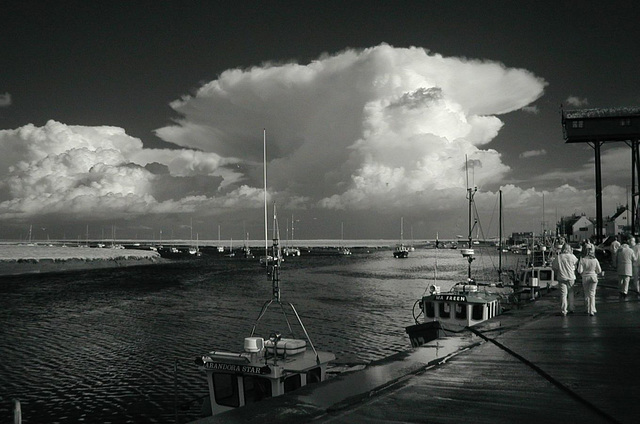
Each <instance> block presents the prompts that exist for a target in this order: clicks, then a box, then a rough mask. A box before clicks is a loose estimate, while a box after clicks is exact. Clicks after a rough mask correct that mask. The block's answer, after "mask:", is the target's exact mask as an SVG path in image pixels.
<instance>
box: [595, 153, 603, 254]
mask: <svg viewBox="0 0 640 424" xmlns="http://www.w3.org/2000/svg"><path fill="white" fill-rule="evenodd" d="M602 144H604V143H603V142H601V141H595V142H594V143H593V149H594V151H595V163H596V243H598V244H600V243H602V240H603V237H602V227H603V223H602V165H601V163H600V146H601V145H602Z"/></svg>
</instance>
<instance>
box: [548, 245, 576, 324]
mask: <svg viewBox="0 0 640 424" xmlns="http://www.w3.org/2000/svg"><path fill="white" fill-rule="evenodd" d="M577 264H578V258H576V256H575V255H574V254H573V248H572V247H571V245H570V244H569V243H565V244H564V245H563V246H562V250H561V251H560V254H559V255H556V257H555V258H554V259H553V263H552V264H551V267H552V268H553V270H554V271H555V272H556V275H557V276H558V286H560V312H561V313H562V316H566V315H567V313H570V314H572V313H573V304H574V293H573V285H574V283H575V282H576V265H577Z"/></svg>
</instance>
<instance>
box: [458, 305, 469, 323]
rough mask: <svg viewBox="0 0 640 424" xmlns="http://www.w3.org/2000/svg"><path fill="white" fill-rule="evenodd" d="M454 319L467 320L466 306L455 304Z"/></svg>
mask: <svg viewBox="0 0 640 424" xmlns="http://www.w3.org/2000/svg"><path fill="white" fill-rule="evenodd" d="M456 318H458V319H467V305H465V304H464V303H458V304H456Z"/></svg>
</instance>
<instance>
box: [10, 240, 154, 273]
mask: <svg viewBox="0 0 640 424" xmlns="http://www.w3.org/2000/svg"><path fill="white" fill-rule="evenodd" d="M160 261H161V258H160V255H159V254H158V252H155V251H152V250H137V249H109V248H102V249H100V248H88V247H60V246H43V245H35V246H27V245H0V275H20V274H31V273H48V272H63V271H73V270H83V269H94V268H115V267H123V266H135V265H151V264H155V263H159V262H160Z"/></svg>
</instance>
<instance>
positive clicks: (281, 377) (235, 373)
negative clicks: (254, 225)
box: [195, 135, 335, 415]
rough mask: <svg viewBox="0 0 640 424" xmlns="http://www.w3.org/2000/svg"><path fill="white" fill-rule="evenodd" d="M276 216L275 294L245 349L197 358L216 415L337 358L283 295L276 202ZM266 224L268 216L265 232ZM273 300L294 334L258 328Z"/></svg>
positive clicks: (291, 386)
mask: <svg viewBox="0 0 640 424" xmlns="http://www.w3.org/2000/svg"><path fill="white" fill-rule="evenodd" d="M265 169H266V135H265ZM265 193H266V171H265ZM265 202H266V195H265ZM265 209H266V208H265ZM273 221H274V226H273V232H274V237H273V246H272V252H271V259H269V260H267V261H265V265H268V272H267V275H268V276H269V277H270V279H271V283H272V297H271V299H270V300H268V301H266V302H265V303H264V304H263V306H262V309H261V311H260V314H259V315H258V317H257V319H256V321H255V323H254V325H253V328H252V329H251V333H250V334H249V336H248V337H246V338H245V339H244V341H243V343H244V346H243V347H244V350H243V351H242V352H221V351H215V350H214V351H211V352H209V353H207V354H204V355H200V356H198V357H196V359H195V362H196V365H197V366H198V367H199V368H200V369H201V370H202V371H203V372H205V374H206V377H207V384H208V387H209V396H208V397H207V402H206V403H208V404H209V406H210V408H209V411H210V413H211V414H212V415H216V414H218V413H221V412H224V411H227V410H230V409H233V408H238V407H242V406H244V405H246V404H249V403H253V402H257V401H260V400H263V399H266V398H270V397H274V396H280V395H283V394H285V393H288V392H290V391H293V390H296V389H298V388H301V387H304V386H307V385H309V384H312V383H318V382H321V381H323V380H325V379H326V378H327V373H326V370H327V365H328V363H329V362H330V361H333V360H334V359H335V355H334V354H333V353H330V352H321V351H317V350H316V348H315V347H314V345H313V343H312V342H311V338H310V337H309V334H308V332H307V330H306V328H305V326H304V324H303V323H302V320H301V319H300V315H298V312H297V311H296V308H295V307H294V306H293V304H292V303H289V302H285V301H283V300H282V299H281V297H280V284H279V282H280V279H279V270H280V264H281V262H282V252H281V249H280V246H279V241H278V240H279V235H278V224H277V218H276V213H275V206H274V218H273ZM266 224H267V223H266V217H265V234H266V228H267V225H266ZM266 253H267V252H265V254H266ZM274 303H275V304H277V305H279V308H280V310H281V312H282V314H283V315H284V321H285V323H286V326H287V327H288V330H289V334H290V337H288V338H284V337H282V335H281V333H280V332H279V331H270V332H269V335H268V337H261V336H259V335H258V334H257V332H256V329H257V327H258V324H259V322H260V319H261V318H262V317H263V316H264V315H265V313H266V312H267V310H268V308H269V306H271V305H272V304H274ZM287 308H288V309H289V311H290V312H289V314H293V316H295V318H296V320H297V323H298V324H299V328H300V329H301V330H302V332H303V333H304V339H303V338H297V337H296V336H295V335H294V331H293V329H292V326H291V321H292V320H290V319H289V316H288V314H287ZM206 403H205V405H206ZM203 411H206V412H209V411H207V408H206V406H204V407H203Z"/></svg>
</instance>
